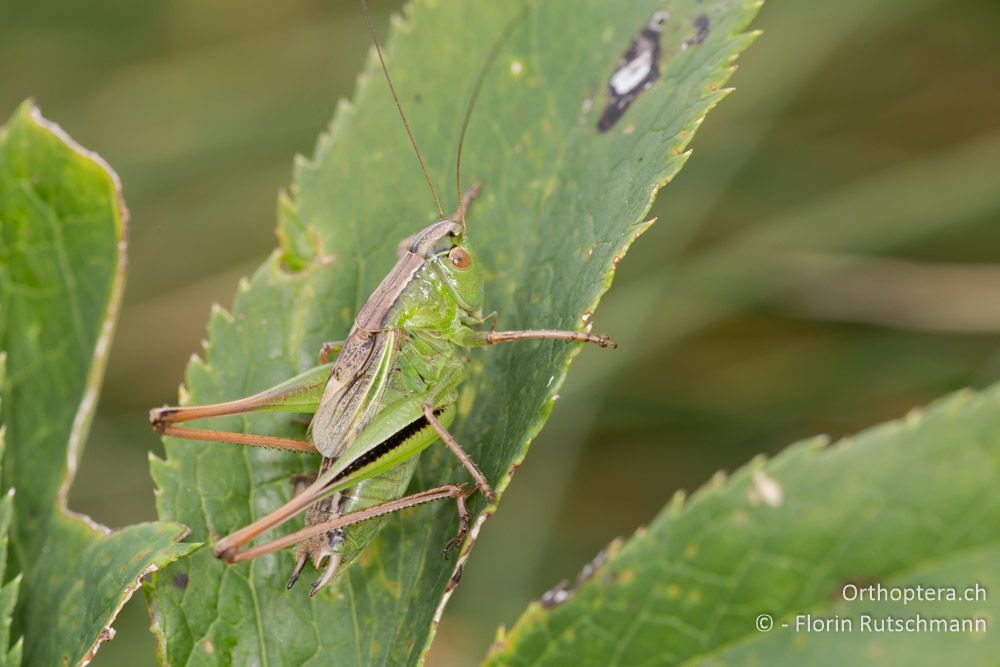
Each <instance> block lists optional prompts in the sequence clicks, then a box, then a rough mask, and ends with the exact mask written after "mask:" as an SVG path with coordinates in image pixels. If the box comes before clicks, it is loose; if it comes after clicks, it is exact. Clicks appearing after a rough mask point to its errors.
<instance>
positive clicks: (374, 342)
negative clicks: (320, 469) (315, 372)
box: [309, 328, 398, 458]
mask: <svg viewBox="0 0 1000 667" xmlns="http://www.w3.org/2000/svg"><path fill="white" fill-rule="evenodd" d="M397 336H398V333H397V332H396V331H394V330H392V329H389V330H385V331H379V332H376V333H370V332H367V331H364V330H362V329H358V328H355V329H354V330H353V331H352V332H351V334H350V335H349V336H348V337H347V341H345V343H344V347H343V349H342V350H341V351H340V355H338V356H337V363H336V364H334V367H333V370H332V371H331V373H330V379H329V380H327V383H326V388H325V389H324V390H323V397H322V398H321V399H320V403H319V408H318V409H317V410H316V414H315V415H314V416H313V419H312V422H311V423H310V424H309V435H310V438H311V439H312V442H313V444H314V445H316V449H318V450H319V451H320V453H322V454H323V456H328V457H333V458H335V457H337V456H338V455H339V454H340V453H341V452H342V451H344V449H345V448H346V447H347V446H348V445H349V444H350V443H351V442H353V441H354V438H356V437H357V435H358V433H360V432H361V430H362V429H363V428H364V427H365V426H367V425H368V423H369V422H370V421H371V420H372V418H373V417H374V416H375V414H376V413H377V412H378V408H379V405H380V404H381V402H382V396H383V394H385V389H386V387H388V386H389V378H390V377H391V375H392V370H393V367H394V365H395V360H396V351H397V347H398V346H397V345H396V340H397Z"/></svg>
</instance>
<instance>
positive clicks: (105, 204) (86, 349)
mask: <svg viewBox="0 0 1000 667" xmlns="http://www.w3.org/2000/svg"><path fill="white" fill-rule="evenodd" d="M125 215H126V212H125V208H124V204H123V202H122V201H121V198H120V193H119V191H118V183H117V178H116V177H115V175H114V174H113V172H111V170H110V169H109V168H108V167H107V165H105V164H104V163H103V162H102V161H100V159H99V158H97V157H96V156H95V155H93V154H92V153H89V152H87V151H86V150H84V149H82V148H81V147H79V146H78V145H76V144H75V143H73V142H72V140H70V139H69V138H68V137H67V136H66V135H65V134H63V133H62V131H61V130H59V129H58V128H57V127H55V126H54V125H51V124H49V123H48V122H46V121H44V120H43V119H42V117H41V115H40V114H39V113H38V111H37V110H36V109H34V108H33V107H32V106H31V105H30V104H28V103H25V104H24V105H22V106H21V107H20V109H19V110H18V111H17V112H16V113H15V114H14V116H13V118H12V119H11V121H10V122H9V123H8V125H7V126H5V127H4V128H3V129H0V221H2V227H0V260H2V261H0V277H2V282H0V349H2V350H3V351H4V352H6V354H7V360H6V363H7V374H6V377H5V379H4V382H3V384H2V388H3V391H2V396H3V424H4V427H5V429H6V436H7V438H8V442H7V446H8V449H7V451H6V453H5V456H4V460H3V486H4V488H5V489H10V488H16V491H17V499H16V502H15V503H14V510H15V513H14V522H13V526H12V531H11V550H10V553H11V555H12V556H13V558H12V559H11V565H15V564H16V566H17V567H19V568H20V569H21V570H22V571H23V576H24V579H23V581H22V585H21V592H20V599H19V601H18V607H17V611H16V619H15V626H14V627H15V630H14V634H15V636H17V635H23V636H24V638H25V644H24V658H25V661H26V662H28V663H30V664H39V665H62V664H78V663H80V662H82V661H86V660H88V659H89V657H91V656H92V655H93V653H94V651H96V650H97V646H98V645H99V644H100V643H101V642H102V641H104V640H105V639H109V638H110V637H111V636H113V631H112V630H111V629H110V624H111V622H112V621H113V620H114V617H115V615H117V613H118V610H119V609H120V608H121V606H122V605H123V604H124V603H125V601H126V600H127V599H128V598H129V597H130V596H131V593H132V592H133V591H134V590H135V589H136V588H137V587H138V580H139V578H140V577H141V576H142V575H144V574H146V573H148V572H150V571H152V570H154V569H156V568H158V567H162V566H164V565H165V564H166V563H168V562H170V561H171V560H173V558H175V557H176V556H177V555H179V554H180V553H183V552H186V551H188V550H190V548H191V547H190V545H176V544H175V541H176V540H178V539H179V538H180V537H181V536H182V535H183V533H184V528H183V526H179V525H177V524H171V523H158V524H143V525H138V526H132V527H129V528H126V529H124V530H121V531H118V532H115V533H111V531H109V530H108V529H107V528H104V527H103V526H100V525H98V524H96V523H94V522H93V521H91V520H90V519H88V518H87V517H83V516H79V515H74V514H72V513H70V512H69V511H68V510H67V509H66V504H65V500H66V493H67V492H68V489H69V485H70V484H71V482H72V479H73V473H74V472H75V470H76V465H77V463H78V461H79V457H80V453H81V451H82V448H83V444H84V441H85V440H86V435H87V429H88V426H89V424H90V420H91V417H92V416H93V412H94V407H95V405H96V401H97V395H98V391H99V389H100V382H101V376H102V374H103V370H104V364H105V361H106V358H107V352H108V347H109V345H110V342H111V341H110V338H111V333H112V331H113V328H114V322H115V317H116V315H117V309H118V303H119V300H120V297H121V290H122V286H123V284H124V277H125V276H124V266H125V255H124V253H125V242H124V231H125V230H124V225H125ZM108 474H109V476H110V477H111V478H112V479H113V475H114V469H113V467H112V468H111V469H109V471H108ZM5 502H7V503H8V504H7V505H4V506H3V507H4V508H6V509H7V510H9V500H8V501H5ZM0 511H4V510H0ZM5 595H6V591H4V592H3V593H0V606H2V604H3V603H6V602H7V599H6V598H5V597H4V596H5Z"/></svg>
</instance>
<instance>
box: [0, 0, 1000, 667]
mask: <svg viewBox="0 0 1000 667" xmlns="http://www.w3.org/2000/svg"><path fill="white" fill-rule="evenodd" d="M373 4H374V7H373V11H374V13H375V15H376V20H377V22H378V23H379V25H380V26H381V29H382V30H383V33H384V29H385V25H386V23H387V19H388V15H389V13H390V12H391V11H394V10H396V9H398V6H399V4H400V3H399V2H397V1H396V0H392V1H389V0H375V1H374V3H373ZM756 26H757V27H758V28H761V29H763V30H764V31H765V34H764V35H763V36H762V37H761V38H760V39H759V40H758V42H757V43H756V44H755V45H754V46H753V47H752V48H751V49H750V50H749V51H748V52H747V53H746V54H745V56H744V57H742V58H741V59H740V71H739V72H738V73H737V75H736V76H735V77H734V79H733V85H734V86H735V87H736V88H737V92H736V94H735V95H734V96H732V97H731V98H729V99H727V100H725V101H724V102H723V103H722V105H721V107H720V108H719V109H717V110H716V111H715V112H713V113H712V114H710V115H709V117H708V119H707V121H706V123H705V125H704V126H703V128H702V129H701V131H700V132H699V134H698V136H697V137H696V138H695V141H694V144H693V146H694V156H693V158H692V159H691V161H690V162H689V163H688V165H687V167H686V168H685V169H684V171H683V172H682V173H681V174H680V176H679V177H678V178H677V179H676V181H675V182H674V183H671V184H670V186H669V187H668V188H667V189H666V190H664V191H663V192H661V194H660V197H659V199H658V201H657V203H656V206H655V207H654V209H653V213H652V215H654V216H656V217H657V218H658V219H659V222H658V224H657V225H655V226H654V227H653V228H652V230H651V231H650V232H648V233H647V234H646V236H645V237H644V238H643V239H642V240H641V241H640V242H639V243H637V244H636V246H635V247H634V249H633V250H632V252H631V254H630V255H629V257H628V259H627V260H626V261H625V262H623V264H622V266H621V268H620V270H619V273H618V276H617V279H616V283H615V285H614V287H613V289H612V290H611V292H610V293H609V295H608V296H607V298H606V300H605V302H604V304H603V305H602V308H601V311H600V312H599V313H598V316H597V318H596V324H595V330H600V331H602V332H608V333H610V334H613V335H614V336H615V337H616V338H617V339H619V340H620V341H621V342H622V343H623V347H622V348H621V349H620V350H618V351H617V352H615V353H612V354H609V353H603V354H602V353H600V352H594V351H590V350H585V351H584V353H583V354H582V355H581V357H580V358H579V359H578V361H577V363H576V366H575V367H574V372H573V373H572V374H571V377H570V380H569V382H568V384H567V387H566V390H565V391H564V392H563V395H562V398H561V400H560V402H559V403H558V405H557V408H556V410H555V411H554V413H553V417H552V419H551V421H550V423H549V425H548V427H547V428H546V429H545V431H544V433H543V434H542V436H541V437H540V438H539V439H538V441H537V442H536V445H535V446H534V448H533V449H532V453H531V455H530V456H529V458H528V461H527V464H526V465H525V466H524V467H523V468H521V470H520V472H519V474H518V476H517V478H516V479H515V481H514V483H513V485H512V486H511V488H510V490H509V493H508V494H507V496H505V499H504V503H503V507H502V509H501V511H500V512H499V514H498V515H497V516H496V517H494V519H492V520H491V521H490V522H489V523H488V524H487V526H486V528H485V529H484V531H483V535H482V537H481V539H480V543H479V545H478V546H477V548H476V553H475V555H474V556H473V558H472V559H471V561H470V564H469V566H468V567H467V568H466V570H465V574H464V579H463V582H462V585H461V586H460V587H459V588H458V591H457V593H456V595H455V596H454V598H453V599H452V602H451V603H450V606H449V608H448V613H447V614H446V616H445V620H444V622H443V623H442V625H441V628H440V632H439V635H438V639H437V641H436V644H435V647H434V649H433V651H432V653H431V658H430V664H432V665H468V664H472V663H473V662H475V661H476V660H478V659H479V658H480V657H481V656H482V655H483V654H484V652H485V650H486V648H487V646H488V644H489V642H490V640H491V638H492V636H493V633H494V631H495V629H496V627H497V626H498V625H499V624H501V623H510V622H512V621H513V620H514V619H515V618H516V616H517V614H518V613H519V612H520V611H521V610H522V609H523V608H524V606H525V605H526V604H527V602H528V601H529V600H531V599H533V598H536V597H538V596H540V595H541V593H542V592H544V591H545V590H546V589H547V588H549V587H551V586H552V585H554V584H556V583H557V582H558V581H559V580H561V579H564V578H565V579H570V580H572V578H573V577H574V576H575V574H576V572H577V570H578V569H579V568H580V566H582V565H583V564H584V563H586V562H587V561H589V560H590V559H591V558H592V557H593V556H594V554H595V553H596V552H597V551H598V550H599V549H601V548H602V547H603V546H604V545H606V544H607V542H609V541H610V540H611V539H613V538H614V537H615V536H618V535H628V534H629V533H631V532H632V530H634V528H635V527H636V526H638V525H640V524H643V523H645V522H648V521H649V520H650V518H651V517H652V516H653V515H654V514H655V513H656V512H657V510H658V509H659V508H660V507H661V506H662V505H663V504H664V503H665V502H666V501H667V500H668V499H669V498H670V496H671V495H672V494H673V493H674V492H675V491H677V490H678V489H688V490H693V489H695V488H697V487H698V486H699V485H700V484H702V483H703V482H704V481H705V480H707V479H708V478H709V477H710V476H711V475H712V474H713V473H714V472H716V471H717V470H720V469H724V470H732V469H733V468H735V467H737V466H739V465H740V464H741V463H743V462H745V461H747V460H749V459H750V458H751V457H753V456H754V455H755V454H758V453H761V452H764V453H774V452H776V451H779V450H780V449H782V448H783V447H784V446H786V445H787V444H788V443H790V442H792V441H793V440H795V439H797V438H800V437H804V436H808V435H813V434H816V433H823V432H825V433H829V434H831V435H833V436H838V435H842V434H846V433H850V432H853V431H855V430H858V429H860V428H863V427H865V426H867V425H870V424H873V423H876V422H878V421H881V420H884V419H887V418H891V417H895V416H899V415H901V414H903V413H905V412H906V411H907V410H908V409H909V408H911V407H913V406H916V405H920V404H922V403H926V402H927V401H929V400H931V399H933V398H935V397H937V396H939V395H941V394H944V393H947V392H949V391H952V390H955V389H957V388H960V387H964V386H970V385H971V386H982V385H984V384H986V383H988V382H990V381H991V380H995V379H997V377H998V376H1000V355H998V347H997V337H996V334H997V332H998V331H1000V298H998V297H1000V227H998V225H997V220H998V214H1000V176H998V174H1000V169H998V168H1000V86H998V85H997V82H998V81H1000V41H998V40H997V34H1000V33H998V28H1000V4H998V3H996V2H990V1H986V0H983V1H979V2H974V1H954V0H953V1H952V2H943V1H932V0H851V2H846V3H831V2H827V1H826V0H770V1H769V2H768V4H767V5H765V7H764V9H763V11H762V13H761V15H760V18H759V19H758V21H757V23H756ZM456 29H458V27H456ZM441 38H442V39H446V38H447V35H443V36H441ZM623 46H624V45H623ZM367 48H368V38H367V35H366V33H365V31H364V24H363V22H362V18H361V13H360V9H359V7H358V5H357V3H356V2H354V1H353V0H327V1H326V2H319V1H317V0H291V1H289V2H285V3H257V4H254V5H251V4H249V3H245V2H236V1H235V0H209V1H205V0H199V1H197V2H196V1H194V0H178V1H175V2H142V3H137V2H123V1H121V0H117V1H116V0H93V1H92V2H88V3H78V2H68V1H66V0H61V1H50V2H45V3H16V4H15V3H10V2H8V3H4V5H3V7H2V8H0V115H4V116H6V115H9V114H10V113H12V112H13V110H14V109H15V107H16V105H17V104H18V103H19V102H20V101H21V100H22V99H24V98H25V97H29V96H32V97H34V98H35V99H36V101H37V102H38V103H39V105H40V106H41V108H42V110H43V112H44V113H45V115H46V116H48V117H49V118H51V119H53V120H54V121H56V122H58V123H59V124H61V125H62V126H63V127H64V128H65V129H66V130H67V131H68V132H69V133H70V134H71V135H72V136H73V137H74V138H76V139H77V140H78V141H80V142H81V143H82V144H83V145H85V146H87V147H89V148H91V149H93V150H96V151H98V152H99V153H100V154H101V155H103V156H104V157H105V158H106V159H107V160H108V162H110V163H111V165H112V166H113V167H114V168H115V169H116V170H117V171H118V173H119V175H120V176H121V178H122V181H123V184H124V190H125V197H126V201H127V203H128V206H129V208H130V210H131V213H132V222H131V227H130V231H129V236H130V251H129V254H130V260H129V263H130V270H129V274H130V275H129V281H128V287H127V291H126V298H125V306H124V309H123V312H122V317H121V322H120V325H119V327H118V333H117V336H116V340H115V347H114V349H113V352H112V355H111V361H110V366H109V368H108V373H107V382H106V386H105V389H104V394H103V398H102V400H101V404H100V409H99V412H98V416H97V419H96V420H95V423H94V428H93V432H92V436H91V439H90V443H89V445H88V449H87V452H86V454H85V456H84V459H83V464H82V466H81V469H80V472H79V476H78V479H77V483H76V485H75V487H74V488H73V493H72V496H71V500H70V504H71V507H72V508H73V509H75V510H77V511H82V512H85V513H87V514H90V515H92V516H93V517H94V518H95V519H97V520H99V521H101V522H103V523H105V524H108V525H111V526H121V525H125V524H128V523H134V522H138V521H143V520H149V519H153V518H154V517H155V511H154V504H153V491H152V484H151V482H150V480H149V476H148V474H147V468H146V457H147V452H148V451H150V450H152V451H154V452H160V451H161V446H160V443H159V440H158V438H156V437H155V436H154V435H153V434H152V433H150V432H149V430H148V427H147V425H146V410H147V409H148V408H150V407H151V406H154V405H159V404H163V403H165V402H172V401H174V400H175V397H176V389H177V385H178V383H179V382H180V380H181V378H182V376H183V371H184V365H185V363H186V361H187V359H188V357H189V356H190V355H191V354H192V353H195V352H197V351H198V350H199V349H200V341H201V338H202V337H203V335H204V325H205V322H206V319H207V315H208V312H209V307H210V305H211V303H212V302H215V301H217V302H219V303H221V304H222V305H228V303H229V301H230V299H231V296H232V294H233V292H234V290H235V286H236V281H237V279H238V278H239V277H240V276H242V275H245V274H247V273H249V272H251V271H252V270H253V269H254V267H255V266H256V265H257V264H258V263H259V262H261V261H262V259H263V258H264V257H265V256H266V255H267V254H268V253H269V252H270V250H271V248H272V247H273V245H274V237H273V232H272V230H273V227H274V209H275V197H276V194H277V192H278V190H279V189H280V188H282V187H284V186H285V185H286V184H287V183H288V182H289V179H290V174H291V165H292V156H293V155H294V154H295V153H306V154H308V153H310V152H311V150H312V146H313V144H314V142H315V139H316V136H317V134H318V133H319V132H320V131H322V130H323V128H324V127H325V125H326V123H327V122H328V121H329V119H330V117H331V116H332V114H333V110H334V108H335V105H336V102H337V99H338V98H341V97H345V96H347V95H349V94H350V93H351V89H352V87H353V84H354V78H355V75H356V73H357V72H358V71H359V70H360V67H361V64H362V62H363V59H364V57H365V53H366V49H367ZM459 89H461V87H459ZM473 131H475V129H473ZM456 133H457V128H456ZM400 168H403V169H411V168H415V165H413V164H405V165H401V166H400ZM467 169H468V171H469V172H470V173H472V172H474V170H475V165H471V164H470V165H468V167H467ZM357 177H358V178H364V175H363V174H358V175H357ZM147 625H148V619H147V618H146V616H145V610H144V606H143V601H142V599H141V596H140V597H137V598H136V599H134V600H133V601H132V602H131V603H130V604H129V605H128V607H127V608H126V610H125V611H124V612H123V615H122V617H121V618H120V619H119V621H118V623H117V628H118V630H119V634H118V636H117V637H116V639H115V640H114V641H112V642H110V643H108V644H106V645H105V647H104V648H102V650H101V652H100V653H99V654H98V657H97V660H96V662H95V664H97V665H142V664H154V644H153V641H152V638H151V637H150V635H149V634H148V632H147V631H146V630H145V627H146V626H147Z"/></svg>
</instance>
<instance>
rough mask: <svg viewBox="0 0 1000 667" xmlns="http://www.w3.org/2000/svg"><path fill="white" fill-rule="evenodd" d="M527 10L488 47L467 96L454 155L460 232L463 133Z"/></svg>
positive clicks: (462, 210) (463, 207)
mask: <svg viewBox="0 0 1000 667" xmlns="http://www.w3.org/2000/svg"><path fill="white" fill-rule="evenodd" d="M527 11H528V6H527V5H525V6H524V8H523V9H522V10H521V11H520V12H519V13H518V14H517V16H515V17H514V18H512V19H511V20H510V21H509V22H508V23H507V26H506V27H505V28H504V30H503V32H502V33H501V34H500V37H498V38H497V40H496V41H495V42H494V43H493V48H491V49H490V53H489V55H488V56H486V62H485V63H483V67H482V69H480V70H479V76H478V77H477V78H476V85H475V87H473V89H472V97H470V98H469V107H468V108H467V109H466V110H465V118H464V119H463V120H462V133H461V134H460V135H459V137H458V154H457V155H456V157H455V193H456V195H457V196H458V215H459V217H460V219H461V222H462V233H463V234H464V233H465V229H466V227H465V206H464V202H463V197H462V147H463V146H464V145H465V133H466V132H467V131H468V129H469V121H470V120H472V110H473V109H474V108H475V106H476V100H478V99H479V93H480V91H482V89H483V82H484V81H485V80H486V75H487V74H488V73H489V71H490V68H492V67H493V63H494V62H496V59H497V56H499V55H500V50H501V49H502V48H503V45H504V44H505V43H506V42H507V39H508V38H509V37H510V35H511V33H513V32H514V28H515V27H516V26H517V24H518V22H519V21H520V19H521V18H523V17H524V15H525V14H526V13H527Z"/></svg>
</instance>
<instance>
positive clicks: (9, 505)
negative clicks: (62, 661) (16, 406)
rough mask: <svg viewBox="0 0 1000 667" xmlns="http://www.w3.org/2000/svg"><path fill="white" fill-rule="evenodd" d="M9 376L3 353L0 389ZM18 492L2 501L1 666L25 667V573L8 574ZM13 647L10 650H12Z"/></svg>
mask: <svg viewBox="0 0 1000 667" xmlns="http://www.w3.org/2000/svg"><path fill="white" fill-rule="evenodd" d="M6 377H7V355H6V354H4V353H3V352H0V387H2V386H3V383H4V379H5V378H6ZM2 409H3V395H2V394H0V414H3V412H2ZM6 435H7V428H6V427H5V426H4V425H3V424H0V461H2V460H3V453H4V449H5V444H4V443H5V442H6ZM13 496H14V490H13V489H11V490H10V491H8V492H7V494H6V495H5V496H4V498H3V500H0V581H6V582H7V583H5V584H4V585H3V586H0V667H13V666H15V665H20V664H21V652H22V650H23V649H24V640H23V638H19V639H18V640H17V642H16V643H15V644H14V645H13V646H11V645H10V625H11V622H12V621H13V620H14V605H15V604H17V591H18V589H19V588H20V587H21V574H20V573H18V574H17V575H16V576H14V577H11V576H10V575H9V574H8V572H7V544H8V536H9V534H10V522H11V518H12V515H13V512H14V509H13V502H14V497H13ZM8 647H10V648H8Z"/></svg>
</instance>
